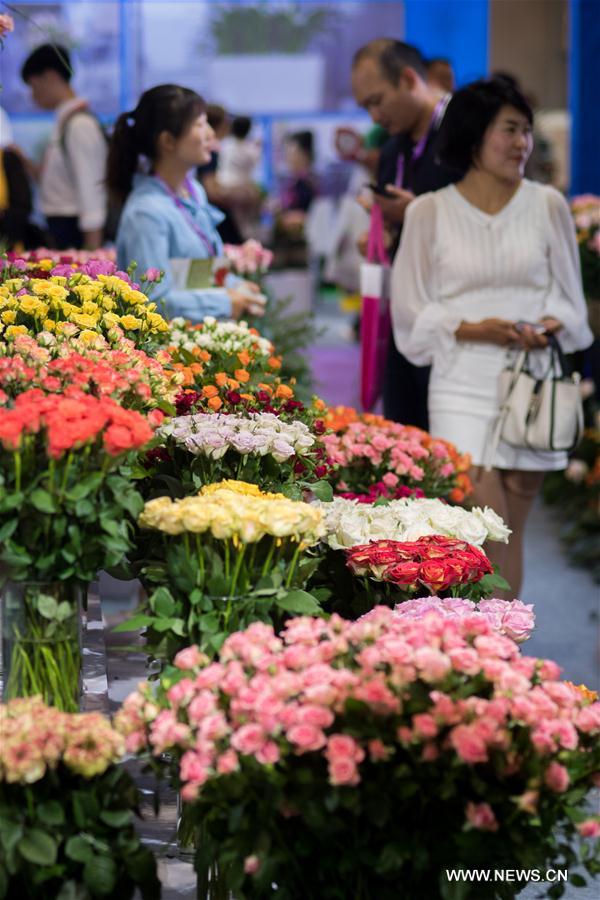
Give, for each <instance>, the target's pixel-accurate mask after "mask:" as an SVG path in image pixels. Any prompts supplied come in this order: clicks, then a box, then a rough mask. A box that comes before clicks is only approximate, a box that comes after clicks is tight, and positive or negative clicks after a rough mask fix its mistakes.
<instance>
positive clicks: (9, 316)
mask: <svg viewBox="0 0 600 900" xmlns="http://www.w3.org/2000/svg"><path fill="white" fill-rule="evenodd" d="M16 318H17V314H16V312H15V311H14V309H7V310H5V312H3V313H2V315H0V319H2V321H3V322H4V324H5V325H12V323H13V322H14V321H15V319H16Z"/></svg>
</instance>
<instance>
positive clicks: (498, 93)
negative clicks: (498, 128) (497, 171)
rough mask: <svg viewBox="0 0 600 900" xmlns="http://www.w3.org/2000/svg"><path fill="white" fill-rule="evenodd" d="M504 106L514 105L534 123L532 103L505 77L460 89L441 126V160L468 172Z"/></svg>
mask: <svg viewBox="0 0 600 900" xmlns="http://www.w3.org/2000/svg"><path fill="white" fill-rule="evenodd" d="M503 106H512V107H514V108H515V109H517V110H518V111H519V112H520V113H523V115H524V116H525V118H526V119H527V121H528V122H529V124H530V125H532V124H533V112H532V111H531V107H530V106H529V103H528V102H527V100H526V99H525V97H524V96H523V94H522V93H521V91H519V90H518V89H517V88H516V87H514V85H512V84H510V83H509V82H508V81H507V80H506V79H504V78H488V79H482V80H481V81H474V82H473V83H472V84H468V85H467V86H466V87H464V88H461V90H460V91H457V92H456V93H455V94H454V95H453V97H452V99H451V100H450V103H449V104H448V108H447V110H446V114H445V116H444V120H443V122H442V126H441V129H440V149H439V155H440V159H441V160H442V162H444V163H445V164H446V165H448V166H450V167H451V168H453V169H456V170H457V171H459V172H462V173H463V174H464V173H466V172H467V171H468V169H470V168H471V166H472V165H473V162H474V160H475V157H476V156H477V154H478V153H479V151H480V149H481V145H482V143H483V137H484V135H485V132H486V131H487V129H488V128H489V126H490V125H491V124H492V122H493V121H494V119H495V118H496V116H497V115H498V113H499V112H500V110H501V109H502V107H503Z"/></svg>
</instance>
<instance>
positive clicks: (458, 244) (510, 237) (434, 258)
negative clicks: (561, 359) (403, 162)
mask: <svg viewBox="0 0 600 900" xmlns="http://www.w3.org/2000/svg"><path fill="white" fill-rule="evenodd" d="M391 295H392V321H393V327H394V338H395V342H396V346H397V347H398V350H399V351H400V352H401V353H403V354H404V355H405V356H406V357H408V359H409V360H410V361H411V362H413V363H414V364H415V365H428V364H431V363H433V365H434V372H435V373H436V374H437V375H438V376H439V375H440V374H443V371H444V370H445V369H446V368H447V367H448V366H449V365H450V363H451V361H452V358H453V354H454V353H455V351H456V349H457V342H456V337H455V332H456V330H457V328H458V326H459V325H460V323H461V322H462V321H466V322H479V321H481V320H482V319H486V318H492V317H494V318H502V319H507V320H510V321H519V320H524V321H527V322H537V321H539V319H541V318H542V317H543V316H553V317H555V318H556V319H558V320H559V321H560V322H562V323H563V326H564V327H563V329H562V330H561V331H560V333H559V335H558V337H559V339H560V342H561V344H562V347H563V349H564V350H565V351H566V352H573V351H575V350H580V349H584V348H585V347H587V346H588V345H589V344H590V343H591V342H592V340H593V335H592V332H591V331H590V328H589V326H588V323H587V310H586V303H585V299H584V296H583V291H582V287H581V273H580V266H579V253H578V249H577V242H576V239H575V228H574V224H573V220H572V217H571V213H570V210H569V207H568V205H567V202H566V200H565V199H564V197H563V196H562V194H560V193H559V192H558V191H556V190H555V189H554V188H552V187H549V186H547V185H542V184H536V183H534V182H531V181H527V180H524V181H522V182H521V185H520V186H519V188H518V190H517V191H516V193H515V194H514V196H513V197H512V199H511V200H510V202H509V203H508V204H507V205H506V206H505V207H504V208H503V209H502V210H501V211H500V212H499V213H497V214H495V215H489V214H487V213H484V212H482V211H481V210H480V209H478V208H477V207H475V206H473V205H472V204H471V203H469V202H468V201H467V200H466V199H465V198H464V197H463V196H462V195H461V194H460V192H459V191H458V190H457V188H456V187H455V186H454V185H450V186H449V187H446V188H443V189H442V190H440V191H436V192H434V193H430V194H424V195H423V196H421V197H419V198H418V199H416V200H414V201H413V202H412V203H411V204H410V206H409V207H408V209H407V212H406V217H405V222H404V228H403V230H402V240H401V243H400V248H399V250H398V253H397V255H396V258H395V260H394V265H393V269H392V288H391Z"/></svg>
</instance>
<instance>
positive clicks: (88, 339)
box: [79, 329, 99, 344]
mask: <svg viewBox="0 0 600 900" xmlns="http://www.w3.org/2000/svg"><path fill="white" fill-rule="evenodd" d="M79 337H80V338H81V340H82V341H83V342H84V344H93V343H95V342H96V341H97V340H98V337H99V335H98V332H97V331H88V330H87V329H84V331H82V332H81V334H80V335H79Z"/></svg>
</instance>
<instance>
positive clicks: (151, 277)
mask: <svg viewBox="0 0 600 900" xmlns="http://www.w3.org/2000/svg"><path fill="white" fill-rule="evenodd" d="M161 278H162V272H161V271H160V269H155V268H150V269H146V272H145V274H144V275H143V276H142V281H160V279H161Z"/></svg>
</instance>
